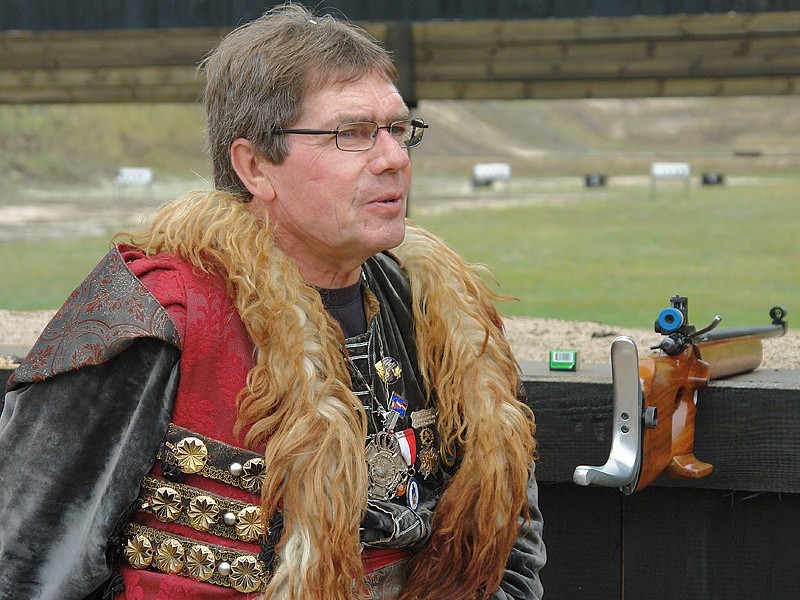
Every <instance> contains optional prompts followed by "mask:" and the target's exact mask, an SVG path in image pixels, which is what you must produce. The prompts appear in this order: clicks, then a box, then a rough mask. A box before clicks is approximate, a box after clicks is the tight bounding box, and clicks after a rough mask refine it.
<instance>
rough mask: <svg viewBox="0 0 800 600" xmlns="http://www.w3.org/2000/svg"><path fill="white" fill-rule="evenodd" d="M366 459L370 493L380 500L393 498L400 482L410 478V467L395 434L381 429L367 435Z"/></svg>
mask: <svg viewBox="0 0 800 600" xmlns="http://www.w3.org/2000/svg"><path fill="white" fill-rule="evenodd" d="M367 440H368V443H367V447H366V448H365V450H364V459H365V460H366V462H367V473H368V475H369V495H370V496H371V497H372V498H377V499H379V500H391V499H392V498H394V497H395V496H397V489H398V487H399V486H400V484H402V483H405V482H406V480H407V479H408V467H407V466H406V460H405V458H404V457H403V453H402V451H401V448H400V442H399V441H398V440H397V438H396V437H395V436H394V434H391V433H389V432H388V431H379V432H378V433H376V434H373V435H370V436H367Z"/></svg>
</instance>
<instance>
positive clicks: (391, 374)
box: [375, 356, 403, 385]
mask: <svg viewBox="0 0 800 600" xmlns="http://www.w3.org/2000/svg"><path fill="white" fill-rule="evenodd" d="M375 370H376V371H377V373H378V377H380V378H381V380H382V381H383V382H384V383H388V384H389V385H393V384H395V383H397V382H398V381H400V375H401V374H402V373H403V369H401V368H400V363H399V362H397V361H396V360H395V359H393V358H392V357H391V356H387V357H385V358H382V359H380V360H379V361H378V362H376V363H375Z"/></svg>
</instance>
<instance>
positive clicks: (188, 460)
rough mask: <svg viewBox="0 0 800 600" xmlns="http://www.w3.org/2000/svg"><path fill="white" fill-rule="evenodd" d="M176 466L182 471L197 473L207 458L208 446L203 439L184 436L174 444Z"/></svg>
mask: <svg viewBox="0 0 800 600" xmlns="http://www.w3.org/2000/svg"><path fill="white" fill-rule="evenodd" d="M173 453H174V455H175V460H177V461H178V468H179V469H180V470H181V471H183V472H184V473H189V474H192V473H199V472H200V471H201V470H202V469H203V467H204V466H205V464H206V461H207V460H208V448H206V445H205V443H203V440H201V439H200V438H196V437H185V438H183V439H182V440H181V441H180V442H178V443H177V445H176V446H175V450H174V451H173Z"/></svg>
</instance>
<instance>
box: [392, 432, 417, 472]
mask: <svg viewBox="0 0 800 600" xmlns="http://www.w3.org/2000/svg"><path fill="white" fill-rule="evenodd" d="M394 437H396V438H397V443H398V444H399V445H400V453H401V454H402V455H403V458H404V459H406V465H408V466H409V467H410V466H412V465H413V464H414V463H415V462H416V460H417V438H416V436H415V435H414V430H413V429H410V428H409V429H404V430H403V431H398V432H397V433H395V434H394Z"/></svg>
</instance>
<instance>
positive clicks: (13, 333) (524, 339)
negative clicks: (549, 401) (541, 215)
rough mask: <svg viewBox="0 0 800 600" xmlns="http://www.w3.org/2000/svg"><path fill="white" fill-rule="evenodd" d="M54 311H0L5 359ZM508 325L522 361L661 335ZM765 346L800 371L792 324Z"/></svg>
mask: <svg viewBox="0 0 800 600" xmlns="http://www.w3.org/2000/svg"><path fill="white" fill-rule="evenodd" d="M52 314H53V311H32V312H20V311H10V310H2V309H0V363H2V361H3V360H4V359H5V360H6V361H7V362H13V361H15V360H19V358H21V357H20V356H19V354H20V353H21V349H27V348H29V347H30V346H31V345H32V344H33V343H34V341H36V338H37V336H38V335H39V332H41V330H42V329H43V328H44V326H45V325H46V324H47V321H48V320H49V319H50V317H51V316H52ZM505 327H506V335H507V336H508V339H509V341H510V343H511V347H512V348H513V349H514V353H515V355H516V357H517V359H518V360H526V361H527V360H530V361H547V360H548V355H549V352H550V350H577V351H578V352H579V353H580V358H581V361H582V362H583V363H596V364H604V363H609V362H610V361H611V359H610V352H611V343H612V342H613V341H614V338H615V337H616V336H618V335H627V336H630V337H631V338H632V339H633V340H634V341H635V342H636V344H637V346H638V347H639V356H645V355H647V354H648V353H650V352H651V351H650V350H649V347H650V346H653V345H655V344H657V343H658V340H659V338H660V336H659V335H658V334H656V333H654V332H652V331H646V330H641V329H629V328H625V327H615V326H612V325H605V324H603V323H592V322H589V323H580V322H573V321H561V320H558V319H535V318H529V317H511V318H508V319H506V321H505ZM763 346H764V360H763V362H762V364H761V368H762V369H780V370H785V369H800V331H792V330H791V323H790V330H789V331H788V333H787V334H786V335H785V336H783V337H780V338H773V339H768V340H765V341H764V343H763ZM12 351H13V352H12ZM3 354H5V356H2V355H3Z"/></svg>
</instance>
